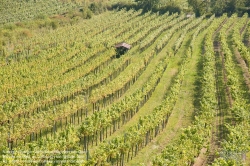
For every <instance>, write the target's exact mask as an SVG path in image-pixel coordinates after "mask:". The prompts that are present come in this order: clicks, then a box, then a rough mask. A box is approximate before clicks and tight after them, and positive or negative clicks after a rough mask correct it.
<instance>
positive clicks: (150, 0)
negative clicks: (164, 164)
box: [117, 0, 250, 16]
mask: <svg viewBox="0 0 250 166" xmlns="http://www.w3.org/2000/svg"><path fill="white" fill-rule="evenodd" d="M134 2H135V3H133V2H132V1H130V2H129V1H122V2H119V4H117V7H127V8H136V9H139V8H140V9H143V10H144V11H145V12H147V11H159V12H162V13H163V12H167V11H169V12H170V13H171V12H179V13H180V12H181V11H183V12H186V13H192V12H193V13H195V15H196V16H201V15H204V14H207V15H211V14H215V15H216V16H221V15H222V14H223V13H228V15H232V14H233V13H238V15H239V16H242V15H243V14H244V13H246V12H247V13H249V14H250V0H134Z"/></svg>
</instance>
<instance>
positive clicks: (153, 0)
mask: <svg viewBox="0 0 250 166" xmlns="http://www.w3.org/2000/svg"><path fill="white" fill-rule="evenodd" d="M135 1H136V2H137V3H138V6H139V7H141V8H143V10H144V11H150V10H152V9H153V8H155V7H157V5H158V4H159V2H160V0H135Z"/></svg>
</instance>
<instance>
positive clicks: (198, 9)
mask: <svg viewBox="0 0 250 166" xmlns="http://www.w3.org/2000/svg"><path fill="white" fill-rule="evenodd" d="M209 3H210V1H209V0H188V4H189V5H190V6H191V7H192V8H193V11H194V13H195V15H196V16H198V17H199V16H201V15H203V14H204V13H206V11H207V10H208V6H209Z"/></svg>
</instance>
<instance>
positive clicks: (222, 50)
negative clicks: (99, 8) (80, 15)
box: [0, 0, 250, 166]
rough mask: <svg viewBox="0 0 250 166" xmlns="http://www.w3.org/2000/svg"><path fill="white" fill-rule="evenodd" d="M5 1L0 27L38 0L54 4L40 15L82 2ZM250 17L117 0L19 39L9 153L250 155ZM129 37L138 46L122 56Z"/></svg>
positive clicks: (63, 158) (51, 158) (179, 161)
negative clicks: (117, 4) (122, 5)
mask: <svg viewBox="0 0 250 166" xmlns="http://www.w3.org/2000/svg"><path fill="white" fill-rule="evenodd" d="M2 2H3V6H1V7H0V12H1V13H5V14H4V15H1V18H0V24H1V25H4V24H6V25H7V24H8V22H16V21H20V22H21V21H23V20H25V19H26V20H28V19H33V18H34V17H36V16H35V15H33V14H32V13H34V11H32V10H35V8H32V7H31V6H32V5H38V4H39V5H42V6H43V4H46V5H47V6H53V8H50V9H47V10H43V8H41V10H38V12H37V15H39V14H43V12H47V14H48V15H52V14H55V13H57V12H59V13H60V12H63V11H68V10H69V8H75V7H76V6H77V3H73V2H66V1H65V2H64V1H57V0H54V1H50V2H49V3H46V2H47V1H27V2H26V1H25V2H24V1H20V2H18V1H13V4H14V6H15V7H16V9H10V6H9V7H8V5H7V4H8V3H6V2H7V1H4V0H2ZM20 3H25V5H27V8H26V10H18V6H19V5H20ZM54 4H57V5H54ZM47 6H44V8H47ZM56 6H57V7H56ZM30 8H31V9H32V10H30ZM38 8H39V9H40V7H38ZM7 10H8V11H9V10H11V11H13V15H18V16H11V15H8V13H6V12H5V11H7ZM20 13H21V14H20ZM19 16H20V17H19ZM249 21H250V20H249V16H248V15H247V14H245V15H244V16H242V17H237V15H236V14H233V15H232V16H230V17H228V16H226V15H223V16H221V17H215V15H212V16H210V17H209V18H207V17H206V16H205V15H204V16H200V17H197V18H196V17H195V16H191V17H187V16H186V14H183V13H180V14H178V13H171V14H170V13H169V12H167V13H165V14H159V13H151V12H142V10H138V11H135V10H119V11H118V10H117V11H116V10H114V11H106V12H104V13H102V14H100V15H96V16H93V17H92V18H91V19H88V20H82V21H79V22H76V23H74V24H73V23H72V24H67V25H64V26H59V27H58V28H56V29H51V28H48V29H46V28H44V29H40V30H38V29H37V30H32V33H33V35H32V36H30V37H26V38H22V39H21V38H20V39H18V38H16V39H15V40H14V39H13V40H12V39H11V38H9V40H8V41H5V43H6V44H5V45H3V48H2V50H4V51H3V52H2V54H1V58H0V78H1V79H0V85H1V86H0V92H1V93H0V124H1V125H0V154H1V157H0V163H1V164H2V165H25V164H26V165H29V164H30V165H43V164H44V165H53V164H54V165H55V164H56V163H57V162H59V163H57V164H58V165H64V164H68V165H121V166H123V165H128V166H130V165H156V166H161V165H162V166H163V165H178V166H179V165H180V166H185V165H195V166H203V165H213V166H221V165H249V164H250V159H249V158H250V153H249V150H250V139H249V138H250V135H249V129H250V121H249V117H250V116H249V115H250V112H249V110H250V89H249V88H250V84H249V83H250V73H249V72H250V70H249V63H250V62H249V61H250V59H249V58H250V53H249V52H250V50H249V48H248V45H247V42H246V41H248V40H249V31H250V26H249V25H250V24H249ZM120 42H126V43H128V44H130V45H131V46H132V47H131V49H129V50H128V51H126V52H125V53H124V54H123V55H119V56H120V57H119V58H117V57H118V56H117V54H118V51H117V50H116V48H115V45H116V44H117V43H120ZM69 155H71V157H72V156H73V158H70V159H67V157H69ZM29 160H30V161H31V163H28V162H29ZM1 164H0V165H1Z"/></svg>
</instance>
